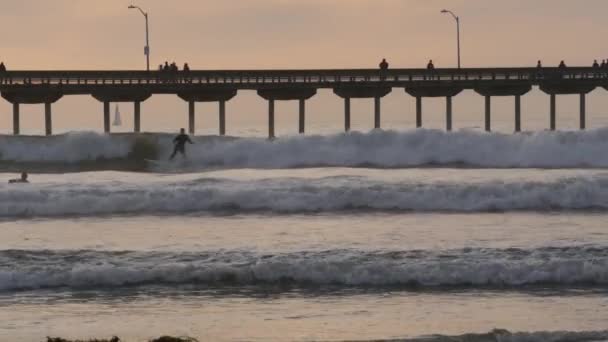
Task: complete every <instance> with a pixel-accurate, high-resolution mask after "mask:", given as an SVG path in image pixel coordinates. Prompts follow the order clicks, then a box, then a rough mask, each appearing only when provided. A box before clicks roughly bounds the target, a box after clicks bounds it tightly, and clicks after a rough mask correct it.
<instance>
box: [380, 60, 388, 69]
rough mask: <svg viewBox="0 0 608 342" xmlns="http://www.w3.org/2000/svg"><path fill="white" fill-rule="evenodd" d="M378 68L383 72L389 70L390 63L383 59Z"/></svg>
mask: <svg viewBox="0 0 608 342" xmlns="http://www.w3.org/2000/svg"><path fill="white" fill-rule="evenodd" d="M378 66H379V67H380V70H381V71H386V70H388V62H387V61H386V58H382V62H380V64H379V65H378Z"/></svg>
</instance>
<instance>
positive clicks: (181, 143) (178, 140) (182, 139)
mask: <svg viewBox="0 0 608 342" xmlns="http://www.w3.org/2000/svg"><path fill="white" fill-rule="evenodd" d="M186 143H190V144H193V142H192V140H190V137H189V136H188V134H186V130H184V129H183V128H182V129H180V130H179V135H177V136H176V137H175V138H174V139H173V145H174V147H173V153H172V154H171V157H169V160H173V158H174V157H175V155H176V154H177V152H179V153H181V154H182V156H184V157H185V156H186Z"/></svg>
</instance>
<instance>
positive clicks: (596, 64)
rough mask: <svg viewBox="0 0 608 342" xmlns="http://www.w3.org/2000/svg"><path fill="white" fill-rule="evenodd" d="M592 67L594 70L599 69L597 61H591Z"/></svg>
mask: <svg viewBox="0 0 608 342" xmlns="http://www.w3.org/2000/svg"><path fill="white" fill-rule="evenodd" d="M592 67H593V68H596V69H597V68H599V67H600V65H599V63H598V62H597V59H594V60H593V65H592Z"/></svg>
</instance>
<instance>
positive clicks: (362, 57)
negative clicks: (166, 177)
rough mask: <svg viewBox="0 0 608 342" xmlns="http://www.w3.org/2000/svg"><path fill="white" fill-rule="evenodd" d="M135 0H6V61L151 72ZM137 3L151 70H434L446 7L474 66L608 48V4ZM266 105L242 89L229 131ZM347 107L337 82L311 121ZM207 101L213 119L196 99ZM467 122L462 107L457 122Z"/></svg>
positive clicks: (153, 111) (162, 99)
mask: <svg viewBox="0 0 608 342" xmlns="http://www.w3.org/2000/svg"><path fill="white" fill-rule="evenodd" d="M129 4H131V2H130V1H122V0H106V1H77V0H53V1H46V0H38V1H35V0H6V1H3V2H2V4H0V41H1V42H2V48H1V49H0V60H2V61H4V63H5V64H6V65H7V67H8V68H9V69H142V68H145V57H144V55H143V45H144V19H143V17H142V16H141V14H140V13H138V12H137V11H136V10H128V9H127V6H128V5H129ZM133 4H136V5H139V6H141V7H142V8H143V9H144V10H146V11H148V12H149V16H150V46H151V67H152V68H157V66H158V64H159V63H162V62H164V61H165V60H168V61H169V62H171V61H175V62H177V64H178V65H180V66H181V65H182V64H183V63H184V62H188V63H189V64H190V66H191V68H192V69H245V68H256V69H257V68H263V69H271V68H296V69H297V68H367V67H376V66H377V64H378V62H379V60H380V59H381V58H382V57H386V58H387V59H388V61H389V63H391V67H404V68H408V67H423V66H424V65H425V64H426V62H427V61H428V60H429V59H433V60H434V61H435V65H436V67H453V66H455V64H456V43H455V41H456V39H455V38H456V37H455V36H456V32H455V22H454V20H453V19H452V18H451V17H449V16H447V15H444V14H441V13H440V10H441V9H442V8H448V9H451V10H452V11H454V12H455V13H456V14H457V15H459V16H460V17H461V34H462V35H461V37H462V65H463V67H484V66H488V67H490V66H532V65H534V64H535V63H536V60H538V59H541V60H542V61H543V63H544V64H545V65H555V64H557V63H558V62H559V61H560V60H562V59H564V60H565V61H566V63H567V64H568V65H590V64H591V63H592V62H593V59H600V60H601V59H602V58H608V51H607V49H606V47H605V44H604V43H603V41H604V39H603V38H604V37H606V36H608V25H606V24H605V13H606V12H608V1H605V0H586V1H584V2H583V1H574V0H534V1H530V0H509V1H504V0H449V1H447V0H305V1H304V0H302V1H300V0H232V1H225V0H178V1H166V0H145V1H143V0H140V1H139V2H133ZM604 92H605V90H596V91H594V92H593V93H592V94H591V95H590V105H589V106H590V108H589V111H590V115H591V116H593V115H598V117H599V115H601V114H603V113H604V112H602V110H603V108H606V104H608V94H605V93H604ZM537 93H538V94H537ZM528 96H529V97H530V99H529V101H527V102H526V100H524V108H525V109H524V112H525V111H526V110H528V111H529V112H534V115H538V116H539V117H540V118H542V120H544V116H545V115H546V107H547V103H546V102H547V101H545V99H544V97H543V96H542V94H540V93H539V92H538V91H535V92H534V94H531V95H528ZM397 97H398V98H399V99H397ZM461 97H462V98H461V99H457V100H455V101H459V102H456V103H455V113H458V112H461V113H462V115H465V114H464V113H465V112H466V116H469V114H470V115H473V116H474V118H477V116H478V113H480V112H481V110H482V104H481V101H482V99H480V98H478V96H476V95H475V94H472V93H471V94H469V93H468V92H466V94H463V95H461ZM596 98H597V99H596ZM603 98H606V101H605V100H603ZM565 99H566V100H564V101H563V102H564V105H563V106H561V107H560V112H559V113H562V112H563V115H570V114H572V113H570V107H572V110H573V111H574V109H575V108H576V105H575V103H574V102H573V99H574V97H572V98H571V97H565ZM433 101H435V102H437V101H440V100H429V103H430V105H429V106H428V111H429V112H437V113H436V114H437V115H438V116H437V117H438V118H440V117H441V112H442V111H443V105H442V104H441V103H440V102H437V103H435V102H433ZM385 102H386V104H385V106H384V112H385V114H386V115H387V116H388V117H390V116H391V115H408V116H409V117H408V122H410V121H411V120H413V118H411V116H412V115H410V114H411V113H412V112H413V106H412V105H411V102H412V99H411V98H409V97H407V96H406V95H405V94H404V93H403V91H402V90H399V91H398V90H397V89H395V90H393V93H392V94H391V95H389V96H388V97H387V99H386V101H385ZM497 102H498V104H497V107H496V108H497V109H496V112H504V115H508V116H509V118H510V117H511V116H512V113H511V111H512V105H511V104H510V103H511V100H510V99H509V100H503V99H500V100H497ZM503 102H504V103H503ZM560 105H561V103H560ZM121 106H122V107H121V108H123V107H124V112H125V113H130V112H131V111H132V108H131V106H130V105H128V104H123V105H121ZM265 106H266V105H265V103H264V102H263V101H262V100H261V99H259V98H257V96H255V94H254V93H247V92H242V94H239V95H238V96H237V98H236V99H235V100H233V101H231V102H230V104H229V109H228V111H229V114H228V115H229V123H228V124H229V127H228V131H229V133H230V123H231V120H232V122H233V124H234V123H236V122H237V121H238V122H245V121H247V119H245V118H241V119H239V115H241V114H242V113H243V112H244V111H245V110H246V111H248V115H252V116H255V117H256V118H257V119H259V120H261V122H263V120H264V119H265V117H264V114H265V111H266V107H265ZM341 106H342V104H341V102H340V101H339V99H337V98H335V97H334V96H333V95H331V93H330V92H328V93H325V92H320V94H319V95H317V96H316V97H315V98H313V100H312V101H311V104H310V106H309V108H310V109H309V112H310V115H311V117H310V118H311V120H313V118H314V115H321V114H315V113H317V112H319V111H323V112H325V114H327V113H329V112H331V113H332V115H334V116H335V117H336V118H335V120H336V122H339V121H340V120H341V111H342V109H341V108H342V107H341ZM364 106H365V108H364V109H361V113H366V112H369V111H371V104H370V105H367V104H366V105H364ZM564 106H565V107H564ZM199 107H201V108H206V109H205V110H204V111H205V112H207V114H209V115H212V117H211V118H210V119H209V120H215V121H217V119H216V118H215V116H216V114H215V111H216V107H215V105H213V104H204V105H199ZM291 107H293V108H291ZM295 107H296V105H295V104H293V105H287V106H285V112H288V113H289V114H286V115H292V114H294V113H295V111H296V109H295ZM367 107H369V108H367ZM185 108H186V107H185V104H184V103H183V101H181V100H179V99H177V98H174V97H171V96H154V97H153V98H152V99H150V100H148V101H146V102H145V103H144V104H143V107H142V115H143V117H142V127H143V128H144V129H146V128H149V129H150V130H155V129H156V127H166V125H165V124H166V123H167V122H171V120H170V119H169V118H167V115H169V114H168V113H171V114H172V115H177V116H178V117H179V121H180V123H179V124H178V126H179V125H181V124H182V123H185V120H186V114H185ZM53 111H54V115H56V116H57V118H58V120H55V126H57V127H56V130H58V129H59V130H61V127H64V126H65V128H66V129H76V128H78V127H80V126H85V127H89V128H91V129H99V128H100V127H101V125H100V120H101V106H100V105H99V103H96V101H94V100H93V99H92V98H90V97H81V96H76V97H71V98H68V97H64V98H63V99H61V100H60V101H59V102H58V103H57V104H55V105H54V109H53ZM197 111H198V112H199V113H201V114H200V115H204V114H202V112H201V111H199V110H198V107H197ZM426 111H427V107H426V106H425V112H426ZM22 112H23V113H24V114H23V115H24V118H23V119H22V121H23V124H22V125H23V126H24V128H25V129H26V130H27V129H28V127H31V128H32V130H33V131H34V132H35V133H36V132H37V133H39V132H38V129H39V128H40V127H42V121H43V120H42V106H24V108H23V109H22ZM182 112H183V115H182ZM83 113H86V114H83ZM231 113H234V114H233V117H232V118H231V117H230V115H231ZM9 114H10V106H9V104H8V103H7V102H5V101H2V102H0V132H8V131H10V127H11V119H10V115H9ZM355 114H356V112H355ZM606 114H607V115H606V116H608V111H606ZM362 115H367V114H362ZM429 115H431V114H429ZM497 115H499V114H497ZM77 116H78V118H76V117H77ZM29 117H31V118H32V119H31V121H30V119H29ZM124 120H125V121H129V123H130V119H124ZM197 120H199V119H198V116H197ZM355 120H356V118H355ZM365 120H366V123H365V125H367V120H368V119H367V118H366V119H365ZM458 120H459V118H458V114H456V117H455V127H458V126H459V125H458ZM475 120H477V119H475ZM509 120H510V119H509ZM525 120H526V118H525V117H524V123H525ZM539 120H541V119H539ZM199 121H200V120H199ZM368 121H370V122H371V119H370V120H368ZM431 121H432V120H431ZM212 122H213V121H212ZM558 122H559V118H558ZM212 124H213V123H207V124H206V127H207V126H209V125H212ZM481 124H482V122H481V121H480V122H479V125H481ZM590 124H591V125H592V126H593V121H592V122H591V123H590ZM197 125H198V123H197ZM201 125H202V123H201ZM295 125H296V124H295V122H294V123H293V126H294V129H295ZM365 125H362V127H364V126H365ZM355 126H356V124H355ZM524 126H525V124H524ZM558 126H559V124H558ZM176 127H177V126H176ZM214 127H216V126H214ZM207 128H209V127H207ZM215 130H216V129H215V128H214V129H213V131H215ZM41 131H42V130H40V132H41ZM279 133H280V132H279Z"/></svg>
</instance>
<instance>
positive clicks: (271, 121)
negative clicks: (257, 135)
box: [268, 100, 274, 139]
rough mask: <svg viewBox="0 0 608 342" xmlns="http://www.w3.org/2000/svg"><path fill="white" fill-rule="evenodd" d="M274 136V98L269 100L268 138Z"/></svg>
mask: <svg viewBox="0 0 608 342" xmlns="http://www.w3.org/2000/svg"><path fill="white" fill-rule="evenodd" d="M273 138H274V100H268V139H273Z"/></svg>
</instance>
